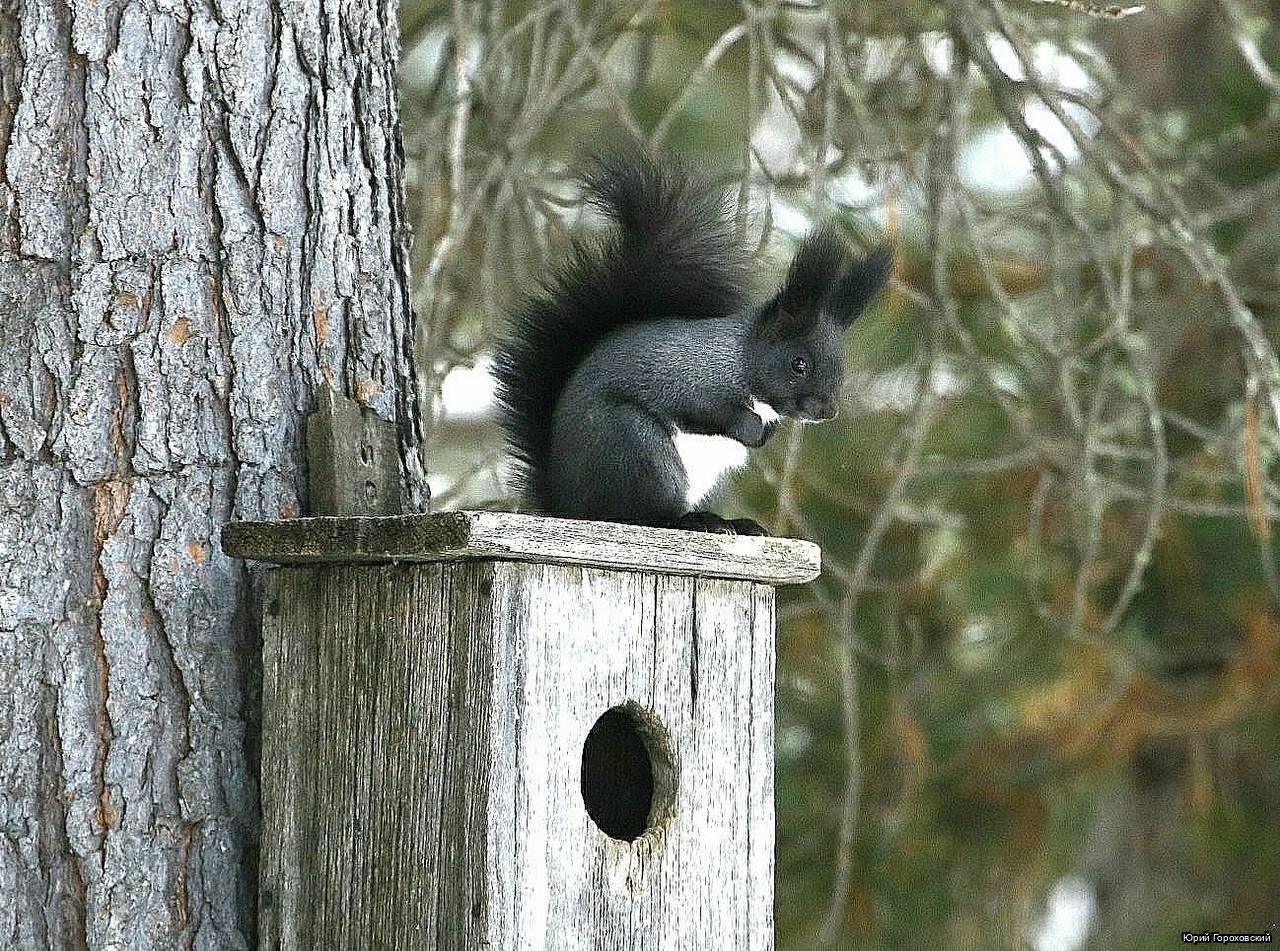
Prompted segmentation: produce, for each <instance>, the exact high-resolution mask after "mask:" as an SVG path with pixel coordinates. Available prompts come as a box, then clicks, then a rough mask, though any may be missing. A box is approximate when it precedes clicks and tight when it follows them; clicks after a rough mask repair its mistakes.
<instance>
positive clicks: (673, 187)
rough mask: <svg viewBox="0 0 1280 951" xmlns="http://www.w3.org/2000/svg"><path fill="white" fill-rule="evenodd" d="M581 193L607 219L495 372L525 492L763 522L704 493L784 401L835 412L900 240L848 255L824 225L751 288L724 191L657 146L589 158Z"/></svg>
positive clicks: (656, 521) (714, 526)
mask: <svg viewBox="0 0 1280 951" xmlns="http://www.w3.org/2000/svg"><path fill="white" fill-rule="evenodd" d="M582 183H583V185H584V186H585V192H586V196H587V200H588V201H589V202H591V203H592V204H594V205H595V206H596V207H597V208H598V209H600V210H601V211H602V212H603V213H604V215H605V216H606V217H607V218H608V219H609V220H610V222H611V223H612V229H611V232H610V233H609V234H608V235H607V236H606V237H605V238H604V239H603V241H601V242H598V243H588V242H584V241H581V240H575V241H574V242H573V243H572V246H571V248H570V251H569V254H568V256H567V259H566V261H565V262H564V263H563V265H562V266H561V267H560V268H559V269H558V270H556V271H555V272H553V273H552V274H550V276H548V277H547V278H545V279H544V280H543V281H542V283H541V293H539V294H537V295H535V296H532V297H529V298H527V299H526V300H525V301H524V302H523V303H522V304H521V305H519V307H518V308H517V309H516V310H515V311H514V313H513V314H512V315H511V322H510V326H509V329H508V331H507V333H506V335H505V337H503V338H502V339H500V340H499V341H498V343H497V345H496V348H495V354H494V360H493V367H492V374H493V377H494V380H495V384H496V386H495V391H496V398H497V403H498V409H499V421H500V423H501V425H502V427H503V429H504V430H505V431H506V435H507V440H508V443H509V445H510V448H511V450H512V454H513V455H514V457H515V459H516V461H517V464H518V467H519V470H518V476H517V477H518V479H519V481H520V483H521V488H522V489H523V494H524V496H525V500H526V503H527V504H528V505H529V506H530V507H532V508H533V509H535V510H537V511H539V512H541V513H542V514H546V515H553V516H562V517H568V518H583V519H602V520H607V521H615V522H628V523H633V524H642V525H654V526H666V527H673V528H687V529H695V530H701V531H712V532H721V533H726V534H749V535H767V534H768V532H767V531H766V530H765V529H764V528H763V527H762V526H761V525H759V524H758V523H757V522H755V521H754V520H752V519H725V518H722V517H720V516H718V515H716V514H714V513H712V512H709V511H706V510H703V509H700V508H699V506H700V505H701V504H702V503H703V500H704V499H705V498H706V497H707V496H708V495H710V494H711V492H712V490H714V489H715V487H716V485H717V484H718V483H719V481H720V479H721V478H722V477H723V475H724V474H725V473H726V472H728V471H730V470H731V469H734V468H737V467H739V466H741V465H743V464H745V462H746V460H747V451H748V450H749V449H754V448H758V447H760V446H763V445H764V444H765V442H766V441H767V440H768V439H769V437H770V436H771V435H772V433H773V432H774V429H775V428H776V426H777V425H778V420H779V418H781V417H792V418H795V419H798V420H800V421H803V422H819V421H822V420H829V419H832V418H834V417H835V415H836V413H837V409H838V406H837V397H838V394H839V391H840V388H841V385H842V383H843V379H844V366H843V359H842V347H841V334H842V333H843V331H844V330H845V329H846V328H848V327H849V326H850V324H852V323H853V321H854V320H855V318H857V317H858V315H859V314H861V313H862V311H863V310H864V309H865V308H866V307H867V305H868V304H869V303H870V301H871V300H872V298H873V297H874V296H875V295H876V293H877V292H878V291H879V290H880V289H881V288H882V287H883V286H884V284H885V283H886V282H887V280H888V278H889V275H890V272H891V270H892V267H893V249H892V248H891V247H890V246H888V245H883V246H881V247H879V248H877V249H876V250H874V251H872V252H871V253H870V254H868V255H867V256H865V257H857V256H855V255H854V254H853V253H852V252H851V251H850V250H849V249H848V247H847V246H846V245H845V243H844V241H843V240H842V239H841V238H840V237H839V235H838V234H837V232H836V231H835V230H834V228H832V227H831V226H829V225H828V226H824V227H820V228H819V229H817V230H816V231H815V232H814V233H813V234H812V235H811V236H809V237H808V238H806V239H805V240H804V241H803V242H802V243H801V245H800V247H799V249H798V251H797V252H796V255H795V257H794V259H793V260H792V262H791V266H790V269H789V270H788V272H787V275H786V278H785V280H784V281H783V284H782V286H781V288H780V289H779V290H778V291H777V292H776V293H775V294H774V295H773V296H772V297H771V298H770V299H769V300H767V301H766V302H765V303H763V304H752V302H751V256H750V254H749V253H747V252H746V251H745V250H744V249H743V248H742V247H741V245H740V243H739V242H738V241H737V239H736V237H735V232H734V227H733V222H732V218H731V214H730V209H729V207H728V205H727V203H726V200H725V198H724V197H723V193H722V192H721V191H720V190H719V189H717V188H715V187H713V186H712V185H711V184H710V183H709V182H708V181H706V180H704V179H702V178H701V177H699V176H698V175H696V174H694V173H693V172H692V171H691V170H690V169H689V168H687V167H686V166H683V165H680V164H676V163H673V162H669V161H668V162H660V161H659V160H657V159H656V158H654V157H653V156H652V155H650V154H648V153H647V152H644V151H641V150H636V151H633V152H624V153H614V154H612V155H604V156H599V157H597V158H596V159H595V160H594V161H593V163H592V164H591V166H590V167H589V168H588V170H587V171H586V172H585V174H584V175H583V176H582Z"/></svg>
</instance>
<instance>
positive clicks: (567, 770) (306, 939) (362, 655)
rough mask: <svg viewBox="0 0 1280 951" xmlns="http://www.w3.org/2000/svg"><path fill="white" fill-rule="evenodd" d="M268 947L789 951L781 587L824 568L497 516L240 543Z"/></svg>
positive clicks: (372, 524)
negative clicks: (779, 895) (781, 913)
mask: <svg viewBox="0 0 1280 951" xmlns="http://www.w3.org/2000/svg"><path fill="white" fill-rule="evenodd" d="M223 541H224V547H225V548H226V550H227V551H228V552H229V553H231V554H234V555H239V556H242V557H245V558H251V559H257V560H261V561H267V562H274V563H276V564H277V565H280V566H281V567H278V568H276V569H274V570H273V571H271V572H270V578H269V582H268V591H267V596H266V604H265V607H264V633H263V639H264V643H263V725H262V732H263V745H262V808H263V823H264V827H263V840H262V853H261V856H262V857H261V867H262V872H261V876H262V878H261V894H260V902H261V912H260V916H261V939H262V946H263V947H264V948H272V949H274V948H289V949H295V948H296V949H311V948H356V947H368V948H386V949H410V948H412V949H466V951H472V949H477V948H489V949H495V951H497V949H505V951H542V949H592V951H595V949H611V948H619V949H622V948H628V949H630V948H643V949H671V951H683V949H689V951H694V949H696V951H708V949H735V951H736V949H767V948H772V947H773V850H774V811H773V730H774V726H773V696H774V590H773V589H774V586H775V585H780V584H790V583H795V582H802V581H808V580H809V579H811V578H813V577H814V576H815V575H816V574H817V572H818V549H817V547H816V546H814V545H812V544H810V543H808V542H802V541H795V540H792V539H781V538H754V537H732V536H723V535H709V534H702V533H696V532H685V531H676V530H671V529H656V528H641V527H634V526H625V525H615V524H610V523H603V522H586V521H570V520H564V519H551V518H539V517H535V516H529V515H511V514H500V513H489V512H451V513H441V514H436V515H415V516H390V517H333V518H308V519H296V520H292V521H284V522H274V523H238V524H233V525H230V526H228V527H227V529H226V530H225V532H224V539H223Z"/></svg>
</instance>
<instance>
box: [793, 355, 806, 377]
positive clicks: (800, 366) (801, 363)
mask: <svg viewBox="0 0 1280 951" xmlns="http://www.w3.org/2000/svg"><path fill="white" fill-rule="evenodd" d="M791 369H793V370H795V371H796V372H797V373H799V374H800V375H801V376H804V375H805V374H806V373H808V372H809V361H808V360H806V359H805V358H804V357H792V358H791Z"/></svg>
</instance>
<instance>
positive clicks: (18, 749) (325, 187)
mask: <svg viewBox="0 0 1280 951" xmlns="http://www.w3.org/2000/svg"><path fill="white" fill-rule="evenodd" d="M397 52H398V51H397V32H396V19H395V0H270V2H267V0H132V2H123V0H0V947H3V948H21V949H27V948H83V947H89V948H119V949H128V951H134V949H143V948H171V947H183V948H186V947H197V948H219V949H228V948H243V947H248V946H252V945H253V943H254V940H255V934H254V930H255V929H254V915H255V910H254V903H255V900H254V893H255V864H256V856H255V854H254V848H255V847H254V841H255V834H256V827H257V821H258V817H257V788H256V780H255V772H256V763H255V752H254V746H255V740H254V732H255V728H254V722H255V717H256V714H255V712H254V707H255V697H254V690H255V687H254V686H253V685H254V682H255V671H256V666H257V647H258V645H257V639H256V635H255V633H254V631H255V629H256V619H255V618H254V617H253V614H254V609H253V603H254V598H253V591H252V579H251V578H250V577H249V576H248V575H247V574H246V572H245V570H244V568H243V566H242V565H240V564H238V563H235V562H233V561H231V560H230V559H228V558H226V557H225V556H223V554H222V553H221V551H220V549H219V547H218V543H217V536H218V530H219V528H220V527H221V525H222V524H223V523H224V522H225V521H227V520H228V519H230V518H254V519H256V518H281V517H287V516H290V515H294V514H297V513H298V512H299V509H300V506H301V503H302V500H303V499H304V497H305V495H304V493H305V472H304V471H303V469H302V458H301V445H302V441H301V426H300V421H301V417H302V415H303V414H304V413H305V412H306V411H307V410H309V409H310V408H311V406H312V405H313V403H314V398H315V392H316V388H317V387H318V386H320V385H322V384H323V383H325V382H326V381H327V382H328V383H331V384H332V385H333V386H335V387H340V388H341V389H343V390H345V391H346V392H347V393H348V394H349V395H352V396H354V397H355V398H356V399H358V400H359V401H360V402H362V403H364V404H365V405H367V406H369V407H371V408H372V409H373V410H375V411H376V412H377V413H378V414H379V415H380V416H382V417H383V418H385V419H389V420H395V421H396V422H397V423H398V424H399V426H400V433H401V447H400V454H401V462H402V468H403V471H404V473H405V475H404V486H403V489H402V495H403V497H404V498H406V499H407V500H408V507H409V508H411V509H419V508H421V507H423V505H424V503H425V480H424V479H423V477H422V471H421V466H420V464H419V462H418V449H419V445H420V436H419V433H420V428H419V422H418V420H417V412H416V402H415V396H414V382H413V373H412V367H411V364H410V355H409V346H410V342H411V340H412V326H411V323H412V320H411V315H410V313H409V309H408V297H407V293H406V255H405V246H404V238H405V231H404V219H403V212H402V207H401V195H400V173H401V165H402V157H401V153H400V148H399V129H398V124H397V104H396V96H395V85H394V70H395V66H396V59H397Z"/></svg>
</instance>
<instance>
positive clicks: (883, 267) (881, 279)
mask: <svg viewBox="0 0 1280 951" xmlns="http://www.w3.org/2000/svg"><path fill="white" fill-rule="evenodd" d="M893 259H894V248H893V245H891V244H882V245H880V246H879V247H878V248H876V249H875V250H874V251H872V252H871V253H870V254H868V255H867V256H866V257H864V258H862V259H861V260H859V261H855V262H853V264H851V265H850V266H849V267H848V269H847V270H846V271H845V272H844V274H843V275H842V276H841V278H840V283H839V284H838V285H836V288H835V292H834V293H833V294H832V298H831V312H832V315H833V316H834V317H835V319H836V322H837V323H838V324H839V325H840V326H841V327H848V326H849V325H850V324H852V323H853V322H854V320H856V319H857V317H858V315H859V314H861V313H862V312H863V311H864V310H866V308H867V305H868V304H870V303H871V301H872V299H873V298H874V297H875V296H876V294H878V293H880V290H881V288H883V287H884V286H885V284H887V283H888V281H889V276H890V275H891V274H893Z"/></svg>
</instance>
